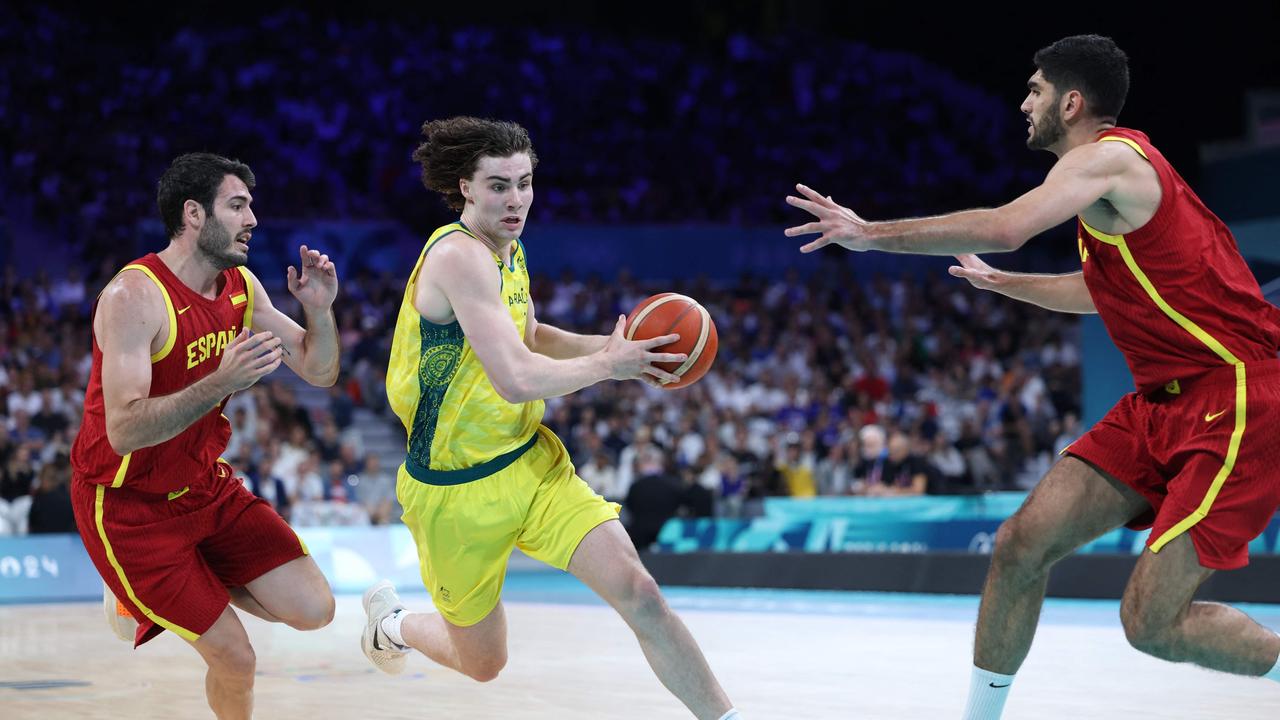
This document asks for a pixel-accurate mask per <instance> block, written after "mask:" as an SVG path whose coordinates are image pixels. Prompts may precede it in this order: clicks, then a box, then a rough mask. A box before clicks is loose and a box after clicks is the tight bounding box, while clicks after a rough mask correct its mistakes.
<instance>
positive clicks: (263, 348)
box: [214, 328, 284, 394]
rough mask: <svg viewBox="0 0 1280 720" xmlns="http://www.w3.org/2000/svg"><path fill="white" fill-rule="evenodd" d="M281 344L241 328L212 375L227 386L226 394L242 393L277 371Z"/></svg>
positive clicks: (270, 335)
mask: <svg viewBox="0 0 1280 720" xmlns="http://www.w3.org/2000/svg"><path fill="white" fill-rule="evenodd" d="M283 358H284V344H283V343H282V341H281V340H280V338H278V337H276V336H275V335H272V334H271V333H269V332H260V333H251V332H250V331H249V328H244V329H243V330H241V331H240V334H239V335H236V336H235V337H234V338H233V339H232V340H231V342H230V343H228V344H227V346H226V347H225V348H223V350H222V360H221V362H220V363H219V364H218V369H217V370H215V371H214V374H216V375H218V376H219V378H220V379H221V381H222V382H224V383H226V386H227V392H228V394H230V393H233V392H237V391H239V390H245V389H247V388H249V387H250V386H252V385H253V384H254V383H256V382H258V381H259V380H261V379H262V378H263V377H264V376H266V375H268V374H270V373H271V372H273V371H274V370H275V369H276V368H278V367H280V361H281V360H282V359H283Z"/></svg>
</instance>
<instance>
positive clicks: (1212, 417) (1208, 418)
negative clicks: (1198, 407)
mask: <svg viewBox="0 0 1280 720" xmlns="http://www.w3.org/2000/svg"><path fill="white" fill-rule="evenodd" d="M1224 412H1226V410H1219V411H1218V412H1216V413H1213V414H1212V415H1210V414H1209V413H1205V414H1204V421H1205V422H1213V421H1214V420H1217V419H1218V418H1219V417H1221V416H1222V413H1224Z"/></svg>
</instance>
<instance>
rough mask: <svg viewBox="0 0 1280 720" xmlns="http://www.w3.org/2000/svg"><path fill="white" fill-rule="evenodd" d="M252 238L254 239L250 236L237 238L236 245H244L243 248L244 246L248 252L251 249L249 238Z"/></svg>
mask: <svg viewBox="0 0 1280 720" xmlns="http://www.w3.org/2000/svg"><path fill="white" fill-rule="evenodd" d="M250 237H252V236H250V235H241V236H240V237H238V238H236V244H237V245H243V246H244V249H245V250H248V249H249V238H250Z"/></svg>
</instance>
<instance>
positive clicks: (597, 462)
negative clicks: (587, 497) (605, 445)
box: [577, 448, 625, 502]
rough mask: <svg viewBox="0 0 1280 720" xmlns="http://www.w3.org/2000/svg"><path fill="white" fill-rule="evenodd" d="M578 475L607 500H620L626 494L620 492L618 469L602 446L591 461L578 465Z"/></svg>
mask: <svg viewBox="0 0 1280 720" xmlns="http://www.w3.org/2000/svg"><path fill="white" fill-rule="evenodd" d="M577 470H578V477H580V478H582V479H583V480H584V481H585V482H586V483H587V485H589V486H590V487H591V489H592V490H594V491H595V492H596V494H597V495H600V496H601V497H603V498H604V499H606V500H613V501H615V502H616V501H620V500H622V499H623V498H624V497H625V496H624V495H623V494H622V493H620V492H618V485H619V484H618V471H617V469H616V468H614V466H613V462H612V461H611V460H610V459H609V454H608V453H606V452H605V451H604V450H603V449H602V448H601V449H597V450H596V452H595V454H594V455H592V457H591V462H589V463H587V464H586V465H584V466H581V467H578V468H577Z"/></svg>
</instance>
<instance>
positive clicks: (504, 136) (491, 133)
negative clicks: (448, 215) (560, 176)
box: [413, 116, 538, 211]
mask: <svg viewBox="0 0 1280 720" xmlns="http://www.w3.org/2000/svg"><path fill="white" fill-rule="evenodd" d="M422 135H423V137H425V138H426V141H425V142H423V143H422V144H421V145H419V146H418V149H417V150H415V151H414V152H413V159H414V160H415V161H417V162H418V163H419V164H420V165H422V184H423V185H425V186H426V188H427V189H428V190H434V191H435V192H438V193H440V194H441V195H443V196H444V202H445V204H446V205H448V206H449V207H450V208H451V209H453V210H457V211H461V210H462V208H463V207H464V206H465V205H466V204H467V202H466V199H465V198H463V197H462V190H461V189H460V188H459V187H458V181H459V180H462V179H466V180H470V179H471V176H472V175H474V174H475V172H476V166H477V165H479V164H480V158H482V157H499V158H504V157H511V156H512V155H515V154H516V153H527V154H528V155H529V160H530V161H531V162H532V166H533V167H535V168H536V167H538V155H537V153H535V152H534V151H533V143H532V142H531V141H530V140H529V133H528V131H526V130H525V129H524V128H523V127H520V126H519V125H518V124H516V123H513V122H507V121H505V120H488V119H485V118H476V117H467V116H458V117H451V118H445V119H444V120H429V121H427V122H425V123H423V124H422Z"/></svg>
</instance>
